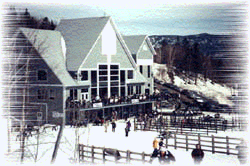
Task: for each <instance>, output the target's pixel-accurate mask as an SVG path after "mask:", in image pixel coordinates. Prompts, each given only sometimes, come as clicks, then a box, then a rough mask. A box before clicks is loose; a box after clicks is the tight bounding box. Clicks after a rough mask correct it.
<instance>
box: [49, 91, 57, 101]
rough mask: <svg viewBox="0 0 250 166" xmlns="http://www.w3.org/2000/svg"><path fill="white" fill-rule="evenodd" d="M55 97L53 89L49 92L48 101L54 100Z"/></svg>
mask: <svg viewBox="0 0 250 166" xmlns="http://www.w3.org/2000/svg"><path fill="white" fill-rule="evenodd" d="M55 97H56V91H55V90H54V89H50V90H49V99H52V100H53V99H55Z"/></svg>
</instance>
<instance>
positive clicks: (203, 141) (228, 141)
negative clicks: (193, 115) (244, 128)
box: [165, 133, 241, 155]
mask: <svg viewBox="0 0 250 166" xmlns="http://www.w3.org/2000/svg"><path fill="white" fill-rule="evenodd" d="M165 140H166V142H165V145H166V147H167V148H168V147H174V148H175V149H177V148H182V149H186V150H187V151H188V150H189V149H194V148H195V145H196V144H200V145H201V147H202V149H203V150H204V151H208V152H212V153H223V154H227V155H237V154H238V151H237V150H236V146H237V145H239V144H240V142H241V138H232V137H228V136H226V137H219V136H214V135H212V136H206V135H201V134H190V133H186V134H178V133H173V134H172V138H167V139H165Z"/></svg>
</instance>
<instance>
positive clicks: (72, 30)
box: [56, 17, 110, 71]
mask: <svg viewBox="0 0 250 166" xmlns="http://www.w3.org/2000/svg"><path fill="white" fill-rule="evenodd" d="M109 19H110V17H89V18H79V19H62V20H61V21H60V23H59V25H58V26H57V28H56V30H57V31H60V32H61V33H62V35H63V37H64V39H65V42H66V48H67V50H66V66H67V69H68V70H69V71H77V70H78V69H79V67H80V65H81V64H82V62H83V60H84V59H85V57H86V56H87V55H88V53H89V52H90V50H91V48H92V47H93V46H94V43H95V42H96V40H97V38H98V36H99V35H100V33H101V32H102V30H103V28H104V26H105V25H106V23H107V22H108V20H109Z"/></svg>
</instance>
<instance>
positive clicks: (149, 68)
mask: <svg viewBox="0 0 250 166" xmlns="http://www.w3.org/2000/svg"><path fill="white" fill-rule="evenodd" d="M150 76H151V67H150V65H148V78H150Z"/></svg>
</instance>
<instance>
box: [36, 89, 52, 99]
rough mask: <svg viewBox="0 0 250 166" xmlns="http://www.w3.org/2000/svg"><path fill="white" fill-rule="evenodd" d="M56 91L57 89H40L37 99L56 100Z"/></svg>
mask: <svg viewBox="0 0 250 166" xmlns="http://www.w3.org/2000/svg"><path fill="white" fill-rule="evenodd" d="M55 97H56V91H55V89H49V90H47V89H38V90H37V99H39V100H46V99H51V100H53V99H55Z"/></svg>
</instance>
